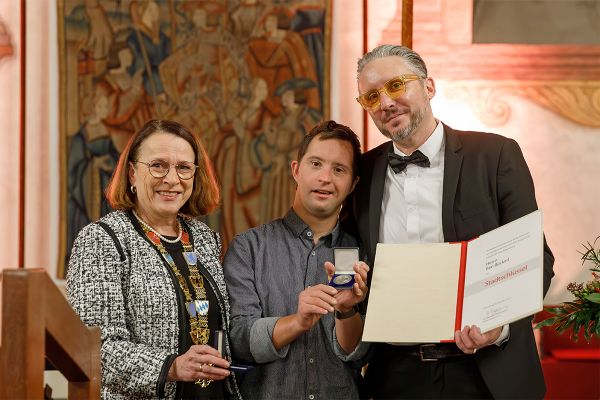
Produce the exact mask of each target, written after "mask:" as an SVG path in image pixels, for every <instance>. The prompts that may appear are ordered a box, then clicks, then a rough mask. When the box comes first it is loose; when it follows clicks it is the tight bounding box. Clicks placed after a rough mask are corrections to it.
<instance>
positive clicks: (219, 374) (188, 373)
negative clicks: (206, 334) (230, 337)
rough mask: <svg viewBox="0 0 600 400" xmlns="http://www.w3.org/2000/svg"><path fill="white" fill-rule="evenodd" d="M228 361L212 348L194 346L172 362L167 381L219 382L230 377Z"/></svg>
mask: <svg viewBox="0 0 600 400" xmlns="http://www.w3.org/2000/svg"><path fill="white" fill-rule="evenodd" d="M229 364H230V363H229V361H227V360H225V359H224V358H223V357H222V356H221V355H220V354H219V352H218V351H217V350H216V349H214V348H213V347H210V346H207V345H204V344H203V345H194V346H192V347H190V349H189V350H188V351H186V352H185V353H184V354H182V355H180V356H179V357H177V358H176V359H175V361H173V364H171V368H170V369H169V375H168V378H167V379H168V380H169V381H181V382H195V381H197V380H199V379H207V380H213V381H219V380H222V379H225V378H227V377H228V376H229V375H230V372H229V370H228V369H227V368H229Z"/></svg>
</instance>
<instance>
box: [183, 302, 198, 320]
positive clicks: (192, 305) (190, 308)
mask: <svg viewBox="0 0 600 400" xmlns="http://www.w3.org/2000/svg"><path fill="white" fill-rule="evenodd" d="M185 308H186V309H187V312H188V314H190V317H192V318H195V317H196V303H195V302H193V301H190V302H188V303H186V305H185Z"/></svg>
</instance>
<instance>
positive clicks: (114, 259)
mask: <svg viewBox="0 0 600 400" xmlns="http://www.w3.org/2000/svg"><path fill="white" fill-rule="evenodd" d="M100 221H101V222H103V223H105V224H106V225H108V226H109V227H110V228H111V229H112V230H113V231H114V233H115V235H116V238H117V239H118V241H119V243H120V245H121V247H122V249H123V250H122V252H123V253H124V255H121V254H120V253H119V251H118V248H117V245H116V244H115V241H114V240H113V239H112V238H111V236H110V235H109V234H108V233H107V231H106V230H105V229H103V228H102V227H101V226H100V225H99V224H97V223H91V224H89V225H87V226H86V227H84V228H83V229H82V230H81V231H80V233H79V234H78V236H77V239H76V240H75V243H74V245H73V251H72V255H71V259H70V261H69V268H68V273H67V298H68V300H69V302H70V303H71V305H72V307H73V308H74V309H75V311H76V312H77V314H79V316H80V317H81V319H82V320H83V322H84V323H85V324H86V325H89V326H99V327H100V328H101V331H102V349H101V356H102V389H101V390H102V398H103V399H148V398H162V397H165V398H174V397H175V392H176V383H175V382H166V375H167V372H168V369H169V367H170V365H171V363H172V361H173V359H174V358H175V356H176V355H179V354H183V353H184V352H185V351H186V350H187V349H180V348H179V320H178V309H179V306H178V302H177V290H180V289H179V287H178V286H176V285H175V284H174V282H173V280H172V278H171V275H170V273H169V271H168V269H167V268H168V267H167V264H166V263H165V262H164V261H163V258H162V257H161V255H160V253H159V251H158V250H157V249H156V248H155V247H154V246H153V245H151V244H150V242H149V241H148V240H147V239H146V238H145V237H143V236H142V235H140V233H138V231H137V230H136V229H135V227H134V225H133V223H132V221H131V219H130V216H129V215H128V214H127V212H124V211H114V212H112V213H110V214H108V215H107V216H105V217H103V218H102V219H100ZM184 223H185V224H186V225H187V226H188V227H189V231H190V236H191V237H192V238H193V242H194V248H195V250H196V252H197V253H198V266H199V269H200V271H201V272H202V273H203V274H204V275H207V274H208V275H209V277H208V278H207V279H205V281H206V282H208V283H209V284H210V285H211V287H212V289H213V291H214V292H215V295H216V296H217V299H220V300H219V307H220V314H221V325H222V326H223V329H224V330H226V331H227V330H228V328H229V300H228V296H227V291H226V289H225V281H224V279H223V270H222V266H221V263H220V261H219V255H220V251H221V243H220V239H219V238H218V236H217V235H216V234H214V232H213V231H212V230H211V229H210V228H209V227H208V226H206V225H205V224H203V223H202V222H199V221H196V220H192V219H189V218H185V219H184ZM123 258H124V260H122V259H123ZM210 277H212V279H210ZM224 347H225V349H224V352H225V354H224V355H225V356H227V357H228V358H229V359H231V351H230V346H229V342H228V340H226V341H225V346H224ZM226 388H227V389H228V391H230V393H231V395H232V397H233V398H240V397H241V396H240V394H239V391H238V389H237V386H236V384H235V380H234V377H233V374H232V376H231V377H230V378H228V380H227V382H226Z"/></svg>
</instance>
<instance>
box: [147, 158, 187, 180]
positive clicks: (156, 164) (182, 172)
mask: <svg viewBox="0 0 600 400" xmlns="http://www.w3.org/2000/svg"><path fill="white" fill-rule="evenodd" d="M148 169H149V170H150V174H151V175H152V176H153V177H155V178H163V177H165V176H166V175H167V174H168V173H169V170H170V169H171V165H170V164H169V163H168V162H166V161H164V160H154V161H151V162H150V163H148ZM175 171H176V172H177V175H178V176H179V177H180V178H181V179H189V178H191V177H192V176H194V173H195V172H196V166H195V165H194V164H192V163H187V162H182V163H179V164H177V165H175Z"/></svg>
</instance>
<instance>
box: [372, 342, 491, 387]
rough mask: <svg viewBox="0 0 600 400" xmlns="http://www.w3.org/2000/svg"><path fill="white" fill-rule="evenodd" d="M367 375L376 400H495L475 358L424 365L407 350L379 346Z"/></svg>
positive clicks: (453, 359)
mask: <svg viewBox="0 0 600 400" xmlns="http://www.w3.org/2000/svg"><path fill="white" fill-rule="evenodd" d="M376 346H377V347H376V348H375V350H374V354H373V358H372V359H371V361H370V362H369V366H368V367H367V371H366V373H365V382H366V387H367V392H368V393H369V397H370V398H373V399H491V398H492V395H491V393H490V391H489V390H488V388H487V386H486V385H485V382H484V381H483V378H482V377H481V374H480V373H479V369H478V368H477V364H476V363H475V359H474V357H473V356H470V355H464V356H456V357H448V358H444V359H440V360H437V361H421V359H420V357H418V356H416V355H414V354H409V351H407V350H406V349H407V348H404V347H402V346H392V345H388V344H378V345H376Z"/></svg>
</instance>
